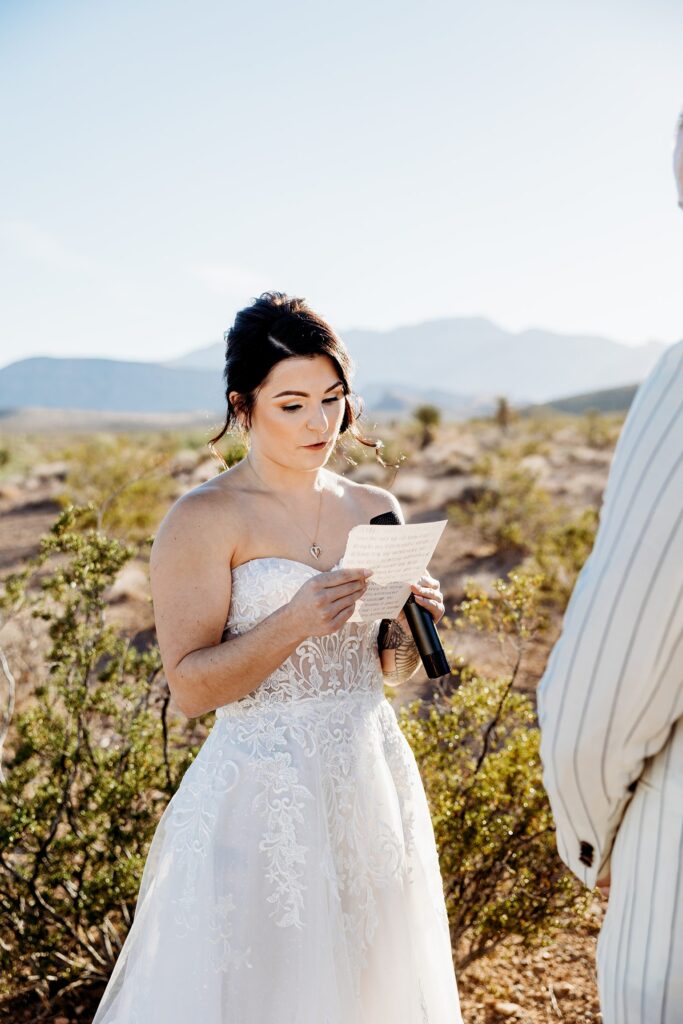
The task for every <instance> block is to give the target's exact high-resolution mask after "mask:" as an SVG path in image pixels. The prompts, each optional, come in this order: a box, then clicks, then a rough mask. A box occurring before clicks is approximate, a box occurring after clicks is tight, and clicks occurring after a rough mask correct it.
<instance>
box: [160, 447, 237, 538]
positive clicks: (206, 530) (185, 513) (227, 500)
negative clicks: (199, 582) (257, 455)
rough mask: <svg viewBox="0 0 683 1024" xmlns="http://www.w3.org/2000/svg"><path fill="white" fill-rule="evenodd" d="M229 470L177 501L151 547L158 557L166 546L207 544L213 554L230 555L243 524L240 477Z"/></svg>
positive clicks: (161, 525)
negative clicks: (240, 510) (218, 550)
mask: <svg viewBox="0 0 683 1024" xmlns="http://www.w3.org/2000/svg"><path fill="white" fill-rule="evenodd" d="M236 469H237V467H232V469H228V470H226V471H225V472H223V473H219V474H217V475H216V476H215V477H212V478H211V479H210V480H206V481H205V482H204V483H202V484H199V485H198V486H197V487H193V488H192V489H191V490H189V491H186V492H185V493H184V494H182V495H181V496H180V497H179V498H177V499H176V500H175V501H174V502H173V504H172V505H171V507H170V508H169V510H168V511H167V513H166V515H165V516H164V518H163V519H162V521H161V523H160V525H159V528H158V530H157V532H156V536H155V538H154V544H153V545H152V557H154V555H155V554H156V555H157V557H158V555H159V554H160V553H162V552H163V550H164V549H165V548H166V547H167V546H168V545H169V544H174V545H177V544H178V543H181V544H186V543H187V544H188V545H190V546H194V544H195V543H201V544H202V545H203V546H204V548H206V546H207V542H208V544H209V545H210V546H211V547H212V549H213V551H214V553H218V552H217V548H219V549H220V554H221V555H225V554H226V552H227V553H228V554H229V555H230V554H232V551H233V550H234V547H235V544H236V543H237V540H238V536H239V533H240V530H241V529H242V521H241V517H240V513H239V505H240V494H241V491H242V487H241V473H237V472H236Z"/></svg>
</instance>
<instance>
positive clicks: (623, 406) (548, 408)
mask: <svg viewBox="0 0 683 1024" xmlns="http://www.w3.org/2000/svg"><path fill="white" fill-rule="evenodd" d="M638 387H639V385H638V384H630V385H628V386H626V387H623V388H610V389H609V390H607V391H590V392H588V393H587V394H585V395H572V396H570V397H569V398H558V399H556V400H555V401H553V402H545V403H544V404H543V405H531V406H528V407H527V408H526V409H524V410H523V411H524V412H525V413H530V414H532V415H533V414H535V413H543V412H564V413H569V414H571V415H577V416H580V415H582V414H583V413H586V412H591V411H595V412H628V410H629V409H630V407H631V402H632V401H633V399H634V397H635V394H636V391H637V390H638Z"/></svg>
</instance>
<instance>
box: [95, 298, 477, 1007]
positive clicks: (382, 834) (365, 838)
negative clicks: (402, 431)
mask: <svg viewBox="0 0 683 1024" xmlns="http://www.w3.org/2000/svg"><path fill="white" fill-rule="evenodd" d="M349 374H350V360H349V356H348V353H347V352H346V349H345V347H344V345H343V343H342V342H341V341H340V339H339V338H338V337H337V336H336V335H335V333H334V331H333V330H332V329H331V328H330V327H329V325H328V324H327V323H326V322H325V321H324V320H323V319H322V318H321V317H320V316H318V315H317V314H316V313H314V312H313V311H312V310H311V309H310V307H309V306H308V305H307V304H306V303H305V302H304V301H303V300H301V299H296V298H290V297H288V296H286V295H283V294H282V293H279V292H266V293H264V294H263V295H262V296H261V297H260V298H259V299H258V300H256V301H255V302H254V303H253V304H252V305H251V306H249V307H247V308H246V309H244V310H242V311H241V312H240V313H239V314H238V315H237V317H236V320H235V324H234V325H233V327H232V328H231V330H230V331H229V332H228V334H227V346H226V365H225V381H226V398H227V402H228V412H227V416H226V423H225V426H224V428H223V430H222V431H221V433H220V434H219V435H218V437H217V438H214V439H213V440H214V441H216V440H218V439H219V438H220V437H221V436H223V434H224V433H225V431H226V430H227V429H228V428H229V427H232V426H236V425H239V426H241V427H242V428H243V429H244V430H245V431H246V432H247V434H248V439H249V445H248V454H247V457H246V458H245V459H243V460H242V461H241V462H239V463H238V464H237V465H235V466H233V467H232V468H231V469H229V470H227V471H226V472H224V473H222V474H220V475H219V476H217V477H215V478H214V479H212V480H210V481H208V482H207V483H205V484H202V485H201V486H200V487H197V488H195V489H194V490H192V491H190V492H189V493H187V494H185V495H184V496H183V497H182V498H180V499H179V500H178V501H177V502H176V503H175V504H174V505H173V507H172V508H171V509H170V511H169V512H168V514H167V515H166V517H165V519H164V520H163V522H162V524H161V526H160V528H159V530H158V533H157V536H156V539H155V542H154V546H153V549H152V556H151V562H150V571H151V582H152V596H153V601H154V611H155V619H156V629H157V636H158V640H159V645H160V649H161V654H162V658H163V663H164V669H165V673H166V678H167V680H168V684H169V687H170V689H171V693H172V696H173V699H174V701H175V704H176V705H177V706H178V708H179V709H180V710H181V711H182V712H183V713H184V714H186V715H187V716H188V717H195V716H198V715H203V714H205V713H206V712H208V711H212V710H214V709H215V711H216V720H215V724H214V725H213V727H212V730H211V732H210V733H209V735H208V737H207V739H206V741H205V743H204V744H203V746H202V748H201V750H200V751H199V754H198V756H197V757H196V759H195V760H194V762H193V763H192V765H191V766H190V768H189V769H188V770H187V772H186V773H185V776H184V777H183V779H182V781H181V783H180V786H179V788H178V790H177V791H176V793H175V795H174V796H173V798H172V800H171V801H170V803H169V804H168V806H167V808H166V810H165V812H164V814H163V816H162V818H161V820H160V822H159V825H158V827H157V830H156V832H155V835H154V839H153V841H152V844H151V846H150V850H149V854H148V857H147V861H146V864H145V869H144V872H143V876H142V880H141V885H140V891H139V895H138V900H137V907H136V913H135V918H134V921H133V924H132V926H131V929H130V931H129V934H128V937H127V939H126V942H125V944H124V946H123V949H122V951H121V953H120V955H119V958H118V960H117V963H116V966H115V968H114V971H113V972H112V976H111V978H110V981H109V984H108V986H107V989H106V991H105V993H104V995H103V997H102V1000H101V1002H100V1005H99V1007H98V1010H97V1013H96V1015H95V1019H94V1022H93V1024H190V1022H193V1024H194V1022H195V1021H196V1022H199V1024H385V1022H386V1024H389V1022H391V1024H459V1022H460V1021H461V1016H460V1009H459V1003H458V994H457V987H456V981H455V975H454V970H453V961H452V954H451V948H450V936H449V928H448V920H447V916H446V909H445V904H444V898H443V888H442V882H441V875H440V872H439V862H438V857H437V851H436V846H435V841H434V832H433V828H432V823H431V819H430V816H429V810H428V806H427V801H426V798H425V793H424V789H423V786H422V782H421V779H420V776H419V773H418V769H417V765H416V763H415V759H414V756H413V754H412V751H411V749H410V747H409V745H408V743H407V741H406V739H405V737H404V736H403V734H402V732H401V730H400V729H399V726H398V723H397V720H396V715H395V713H394V711H393V709H392V707H391V705H390V704H389V703H388V701H387V700H386V699H385V697H384V681H385V678H388V679H389V680H390V681H391V682H392V683H393V684H397V683H400V682H402V681H404V680H405V679H407V678H408V677H409V676H410V675H412V674H413V673H414V671H415V669H416V668H417V666H418V663H419V656H418V654H417V651H416V648H415V645H414V643H413V641H412V637H411V636H410V633H409V630H408V626H407V622H406V621H405V617H404V615H403V613H401V616H400V617H399V619H398V620H397V621H396V622H392V623H386V622H380V621H379V620H378V621H376V622H374V623H371V624H368V623H349V622H348V621H347V620H348V619H349V617H350V616H351V614H352V612H353V609H354V606H355V603H356V601H357V600H358V599H359V598H360V597H361V595H362V594H363V593H364V591H365V588H366V587H367V581H366V580H367V575H366V571H365V569H364V567H362V566H360V567H357V568H344V569H341V568H339V567H338V566H339V563H340V561H341V558H342V555H343V552H344V549H345V546H346V539H347V536H348V532H349V530H350V529H351V528H352V527H353V526H355V525H357V524H359V523H367V522H369V520H370V519H371V518H372V517H373V516H375V515H377V514H379V513H381V512H386V511H390V510H393V511H395V512H396V513H397V514H398V515H399V517H400V518H401V521H403V517H402V514H401V509H400V506H399V504H398V502H397V501H396V499H395V498H394V497H393V496H392V495H391V494H390V493H389V492H388V491H385V490H383V489H382V488H380V487H374V486H369V485H364V484H360V483H354V482H352V481H350V480H347V479H346V478H344V477H341V476H338V475H337V474H335V473H333V472H331V471H330V470H328V469H326V468H325V464H326V462H327V461H328V460H329V457H330V454H331V452H332V450H333V448H334V445H335V443H336V441H337V440H338V438H339V437H340V435H342V434H344V433H345V432H346V431H349V432H350V433H351V434H352V435H353V436H354V437H356V438H358V440H360V441H362V442H363V443H365V444H374V442H370V441H368V440H367V439H365V438H362V437H361V436H360V435H359V432H358V428H357V425H356V424H355V417H354V409H353V407H352V405H351V401H350V398H351V386H350V383H349ZM317 443H319V446H318V447H315V445H316V444H317ZM413 591H414V593H415V594H416V599H417V600H418V601H419V602H420V603H421V604H422V605H423V606H424V607H425V608H427V609H429V611H430V613H431V614H432V615H433V617H434V619H435V621H438V620H439V619H440V618H441V616H442V615H443V611H444V606H443V598H442V595H441V592H440V589H439V583H438V581H437V580H435V579H434V578H433V577H432V576H431V575H430V574H429V573H427V574H425V576H423V577H422V579H421V580H420V581H419V583H417V584H415V585H414V586H413Z"/></svg>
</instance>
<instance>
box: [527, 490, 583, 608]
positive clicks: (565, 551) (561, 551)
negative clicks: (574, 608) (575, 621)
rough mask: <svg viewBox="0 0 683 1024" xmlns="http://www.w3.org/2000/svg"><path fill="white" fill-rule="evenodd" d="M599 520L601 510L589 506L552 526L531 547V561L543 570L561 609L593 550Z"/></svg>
mask: <svg viewBox="0 0 683 1024" xmlns="http://www.w3.org/2000/svg"><path fill="white" fill-rule="evenodd" d="M598 523H599V513H598V510H597V509H596V508H593V507H591V508H586V509H584V510H583V512H581V513H580V515H578V516H577V517H576V518H574V519H571V520H570V521H569V522H564V523H560V524H556V525H554V526H552V527H550V528H549V529H548V530H547V531H545V532H544V533H542V534H541V535H540V536H539V538H538V540H537V542H536V543H535V544H534V545H533V547H532V549H531V558H530V560H529V564H530V565H533V566H534V567H536V568H538V569H540V570H542V572H543V574H544V582H543V591H544V593H545V595H546V596H547V598H548V599H549V600H551V601H552V602H553V604H555V606H556V607H557V608H559V609H560V610H564V608H565V607H566V605H567V602H568V601H569V598H570V596H571V592H572V590H573V589H574V584H575V583H576V579H577V577H578V575H579V573H580V571H581V569H582V568H583V566H584V563H585V562H586V559H587V558H588V556H589V555H590V553H591V551H592V550H593V544H594V543H595V535H596V533H597V529H598Z"/></svg>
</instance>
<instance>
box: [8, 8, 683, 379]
mask: <svg viewBox="0 0 683 1024" xmlns="http://www.w3.org/2000/svg"><path fill="white" fill-rule="evenodd" d="M682 43H683V4H681V3H680V0H643V2H634V0H601V2H600V3H595V2H594V0H514V2H512V0H478V2H477V3H474V2H472V0H468V2H464V0H448V2H445V0H444V2H441V0H415V2H412V3H406V2H404V0H391V2H388V0H386V2H385V0H377V2H373V0H338V2H337V3H335V4H332V3H329V2H327V0H318V2H316V3H313V2H305V0H288V2H287V3H282V2H281V0H278V2H274V0H249V2H248V3H246V2H242V3H240V4H237V3H234V2H231V0H192V2H189V0H186V2H178V0H117V2H116V3H109V4H104V3H89V2H87V0H69V2H68V3H67V2H65V0H49V2H48V0H42V2H41V0H0V117H1V119H2V124H3V131H2V138H3V143H4V145H3V150H4V154H3V159H2V160H1V161H0V289H1V291H2V297H1V299H0V365H5V364H7V363H10V362H12V361H14V360H17V359H21V358H25V357H28V356H35V355H53V356H67V355H70V356H76V355H78V356H106V357H113V358H118V359H134V360H151V361H163V360H166V359H172V358H174V357H176V356H179V355H182V354H184V353H186V352H188V351H190V350H192V349H194V348H198V347H200V346H203V345H207V344H210V343H212V342H215V341H217V340H220V338H221V337H222V333H223V331H224V330H225V329H227V328H228V327H229V326H230V324H231V323H232V321H233V319H234V316H235V313H236V312H237V310H238V309H240V308H241V307H242V306H244V305H247V304H248V303H249V302H251V301H252V299H253V298H254V297H256V296H257V295H259V294H260V293H261V292H262V291H265V290H267V289H277V290H280V291H285V292H289V293H292V294H296V295H301V296H304V297H305V298H307V299H308V301H309V302H310V304H311V305H312V306H313V307H314V308H315V309H316V310H318V311H319V312H320V313H322V315H323V316H325V317H326V318H327V319H328V320H329V321H330V323H331V324H332V325H333V327H334V328H335V329H336V330H337V331H339V332H340V333H341V334H342V337H343V333H344V331H345V330H349V329H351V328H376V329H389V328H392V327H395V326H399V325H405V324H415V323H419V322H421V321H423V320H432V319H437V318H443V317H450V316H485V317H488V318H490V319H492V320H494V321H495V322H496V323H498V324H500V325H501V326H503V327H505V328H507V329H509V330H514V331H518V330H523V329H526V328H528V327H544V328H548V329H551V330H555V331H559V332H586V333H591V334H602V335H605V336H607V337H611V338H614V339H615V340H617V341H623V342H626V343H629V344H635V343H639V342H644V341H648V340H659V341H664V342H672V341H674V340H677V339H678V338H680V337H683V302H682V301H681V287H680V279H681V274H680V269H681V264H682V262H683V213H681V211H680V210H679V209H678V208H677V205H676V197H675V191H674V185H673V178H672V173H671V156H672V146H673V132H674V126H675V122H676V117H677V114H678V111H679V110H680V109H681V107H682V106H683V60H681V52H682Z"/></svg>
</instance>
